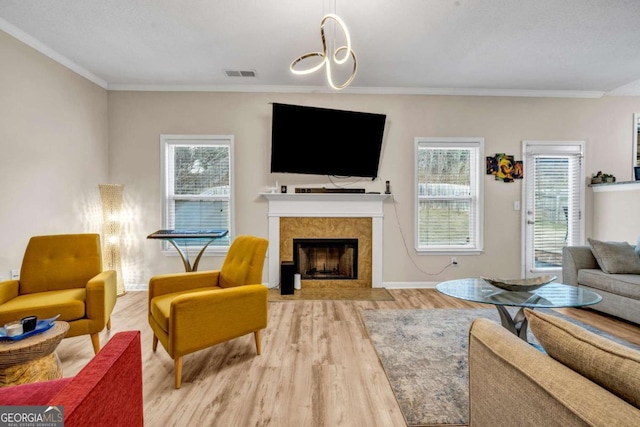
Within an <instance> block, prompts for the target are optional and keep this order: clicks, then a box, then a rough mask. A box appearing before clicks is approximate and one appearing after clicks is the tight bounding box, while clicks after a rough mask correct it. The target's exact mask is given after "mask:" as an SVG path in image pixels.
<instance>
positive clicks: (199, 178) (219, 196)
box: [161, 135, 232, 250]
mask: <svg viewBox="0 0 640 427" xmlns="http://www.w3.org/2000/svg"><path fill="white" fill-rule="evenodd" d="M161 144H162V152H163V172H164V177H163V196H164V212H163V213H164V214H163V223H164V228H167V229H179V230H211V229H217V230H220V229H223V230H229V231H230V232H229V234H228V235H227V236H226V237H224V238H221V239H216V240H214V241H213V243H211V245H210V247H211V248H212V249H215V247H228V246H229V242H230V239H231V234H232V233H231V230H232V224H231V218H232V212H231V211H232V209H231V206H232V203H231V202H232V199H231V195H232V173H231V167H232V137H231V136H208V135H204V136H199V135H188V136H173V135H163V136H162V137H161ZM208 241H209V240H208V239H184V240H183V241H180V240H179V239H178V240H177V243H178V244H179V245H180V246H182V247H187V246H188V247H194V248H198V247H202V246H203V245H204V244H206V243H207V242H208ZM165 243H166V242H165ZM165 250H171V247H170V245H169V244H166V245H165Z"/></svg>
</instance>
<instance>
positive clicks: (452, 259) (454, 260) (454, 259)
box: [451, 256, 458, 266]
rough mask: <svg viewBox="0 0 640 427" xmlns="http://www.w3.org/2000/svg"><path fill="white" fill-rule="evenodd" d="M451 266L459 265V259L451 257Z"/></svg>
mask: <svg viewBox="0 0 640 427" xmlns="http://www.w3.org/2000/svg"><path fill="white" fill-rule="evenodd" d="M451 264H452V265H456V266H457V265H458V257H455V256H452V257H451Z"/></svg>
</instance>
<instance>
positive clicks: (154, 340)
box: [153, 334, 158, 351]
mask: <svg viewBox="0 0 640 427" xmlns="http://www.w3.org/2000/svg"><path fill="white" fill-rule="evenodd" d="M157 349H158V337H157V336H156V334H153V351H156V350H157Z"/></svg>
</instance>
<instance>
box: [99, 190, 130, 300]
mask: <svg viewBox="0 0 640 427" xmlns="http://www.w3.org/2000/svg"><path fill="white" fill-rule="evenodd" d="M98 187H100V199H101V200H102V221H103V223H102V234H103V236H102V239H103V243H102V244H103V257H104V264H105V267H106V269H107V270H115V271H116V277H117V290H118V295H123V294H124V293H125V288H124V281H123V280H122V263H121V260H120V246H121V245H120V234H121V230H122V193H123V191H124V185H121V184H99V185H98Z"/></svg>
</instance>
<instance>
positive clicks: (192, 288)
mask: <svg viewBox="0 0 640 427" xmlns="http://www.w3.org/2000/svg"><path fill="white" fill-rule="evenodd" d="M267 245H268V241H267V240H266V239H263V238H260V237H254V236H249V235H240V236H238V237H236V238H235V239H234V241H233V242H232V244H231V247H230V248H229V251H228V252H227V256H226V258H225V260H224V263H223V265H222V268H221V269H220V270H213V271H196V272H189V273H177V274H163V275H158V276H154V277H152V278H151V279H150V281H149V313H148V314H149V325H150V326H151V329H152V330H153V351H156V349H157V347H158V341H160V343H162V346H163V347H164V348H165V350H166V351H167V353H169V356H171V358H172V359H174V365H175V387H176V388H180V385H181V384H182V358H183V356H185V355H186V354H189V353H193V352H196V351H199V350H202V349H205V348H208V347H211V346H213V345H215V344H219V343H221V342H224V341H228V340H231V339H233V338H237V337H240V336H243V335H246V334H249V333H253V334H254V336H255V344H256V352H257V353H258V354H260V352H261V349H260V331H261V330H262V329H264V328H266V327H267V299H268V295H267V287H266V286H264V285H262V269H263V266H264V259H265V254H266V252H267Z"/></svg>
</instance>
